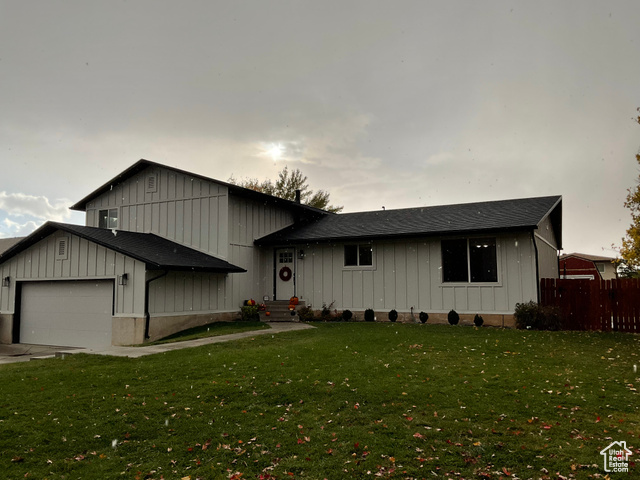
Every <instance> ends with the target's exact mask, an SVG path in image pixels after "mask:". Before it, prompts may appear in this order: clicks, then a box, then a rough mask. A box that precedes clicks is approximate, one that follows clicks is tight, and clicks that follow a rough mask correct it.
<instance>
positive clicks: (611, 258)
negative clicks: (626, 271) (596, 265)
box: [560, 253, 615, 263]
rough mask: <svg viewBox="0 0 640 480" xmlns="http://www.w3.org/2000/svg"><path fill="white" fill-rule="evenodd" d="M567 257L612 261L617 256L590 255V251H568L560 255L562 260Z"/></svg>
mask: <svg viewBox="0 0 640 480" xmlns="http://www.w3.org/2000/svg"><path fill="white" fill-rule="evenodd" d="M567 258H579V259H581V260H587V261H589V262H605V263H612V262H613V261H614V260H615V258H613V257H603V256H601V255H590V254H588V253H566V254H564V255H560V260H566V259H567Z"/></svg>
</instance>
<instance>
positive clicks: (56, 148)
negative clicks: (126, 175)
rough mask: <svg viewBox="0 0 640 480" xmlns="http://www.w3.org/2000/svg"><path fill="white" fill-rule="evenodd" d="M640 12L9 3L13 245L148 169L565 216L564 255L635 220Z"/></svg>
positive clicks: (4, 49) (5, 91)
mask: <svg viewBox="0 0 640 480" xmlns="http://www.w3.org/2000/svg"><path fill="white" fill-rule="evenodd" d="M639 24H640V2H639V1H638V0H629V1H610V0H608V1H588V0H579V1H562V2H558V1H546V2H545V1H542V2H531V1H526V2H525V1H522V2H518V1H449V0H446V1H444V0H443V1H427V0H422V1H401V0H400V1H398V0H393V1H391V0H390V1H362V2H360V1H348V0H341V1H337V2H330V1H326V0H322V1H317V0H316V1H290V2H289V1H262V0H261V1H242V2H240V1H235V0H234V1H185V0H180V1H177V0H176V1H159V0H153V1H135V0H129V1H114V0H109V1H92V2H87V1H84V0H83V1H70V0H64V1H55V0H47V1H29V0H15V1H12V0H0V162H1V166H2V170H1V172H0V237H7V236H16V235H25V234H28V233H30V232H31V231H33V229H34V228H36V227H37V226H39V225H41V224H42V223H43V222H44V221H46V220H56V221H64V222H70V223H83V221H84V219H83V216H82V215H81V214H79V213H71V212H70V211H69V210H68V208H67V207H68V206H69V205H71V204H72V203H74V202H76V201H78V200H79V199H81V198H83V197H84V196H85V195H86V194H88V193H90V192H91V191H93V190H94V189H96V188H97V187H99V186H100V185H102V184H103V183H105V182H106V181H108V180H109V179H111V178H112V177H113V176H115V175H117V174H118V173H120V172H121V171H122V170H124V169H125V168H127V167H128V166H130V165H131V164H133V163H134V162H135V161H137V160H138V159H140V158H145V159H148V160H153V161H156V162H160V163H165V164H168V165H171V166H175V167H178V168H181V169H185V170H189V171H193V172H195V173H198V174H201V175H206V176H210V177H213V178H216V179H219V180H223V181H227V180H228V179H229V178H230V177H231V176H232V175H233V176H234V177H235V178H237V179H242V178H249V177H251V178H259V179H265V178H275V177H276V176H277V173H278V171H279V170H280V169H281V168H282V167H284V166H285V165H288V166H289V168H291V169H293V168H300V170H301V171H302V172H303V173H304V174H305V175H307V176H308V178H309V183H310V185H311V187H312V188H313V189H324V190H327V191H329V192H330V194H331V201H332V203H333V204H337V205H343V206H344V211H345V212H352V211H361V210H377V209H380V208H382V206H385V207H386V208H387V209H391V208H403V207H413V206H423V205H439V204H448V203H463V202H473V201H484V200H499V199H507V198H520V197H530V196H543V195H562V196H563V199H564V201H563V205H564V212H563V213H564V251H565V252H573V251H577V252H583V253H591V254H602V255H611V256H613V255H614V252H613V251H611V250H610V246H611V244H612V243H616V244H619V243H620V239H621V237H622V236H623V235H624V232H625V230H626V228H627V227H628V226H629V224H630V221H631V218H630V215H629V212H628V211H627V210H626V209H625V208H624V207H623V203H624V199H625V196H626V189H627V188H629V187H632V186H634V185H635V182H636V179H637V177H638V168H637V167H638V165H637V163H636V162H635V154H636V153H637V152H638V149H639V147H640V126H638V125H637V124H635V123H634V122H633V121H632V118H633V117H634V114H636V115H637V113H636V108H637V107H640V28H639V27H638V25H639Z"/></svg>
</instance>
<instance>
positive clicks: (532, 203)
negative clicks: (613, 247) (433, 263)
mask: <svg viewBox="0 0 640 480" xmlns="http://www.w3.org/2000/svg"><path fill="white" fill-rule="evenodd" d="M561 202H562V197H561V196H551V197H536V198H523V199H516V200H501V201H493V202H479V203H465V204H458V205H442V206H435V207H419V208H407V209H401V210H379V211H374V212H359V213H343V214H338V215H329V216H325V217H322V218H320V219H318V220H317V221H313V222H310V223H306V224H296V225H293V226H291V227H287V228H285V229H282V230H280V231H278V232H275V233H273V234H270V235H267V236H266V237H262V238H260V239H258V240H257V241H256V243H257V244H258V245H277V244H294V243H314V242H326V241H349V240H360V239H374V238H394V237H408V236H431V235H453V234H468V233H472V232H473V233H482V232H486V233H489V232H498V231H505V230H530V229H535V228H536V227H537V226H538V224H539V223H540V222H541V221H542V220H543V219H544V218H545V217H547V216H548V215H551V214H552V213H553V215H552V217H553V218H552V223H553V224H554V229H556V232H555V233H556V238H557V239H558V243H561V231H560V230H561V222H562V218H561V215H562V206H561V205H562V203H561Z"/></svg>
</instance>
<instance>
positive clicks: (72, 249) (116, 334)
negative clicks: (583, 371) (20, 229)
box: [0, 232, 146, 345]
mask: <svg viewBox="0 0 640 480" xmlns="http://www.w3.org/2000/svg"><path fill="white" fill-rule="evenodd" d="M60 239H66V240H67V242H68V243H67V245H68V247H67V249H66V254H65V256H64V258H60V256H59V255H57V248H58V246H59V244H58V241H59V240H60ZM124 273H126V274H127V275H128V281H127V285H126V286H124V285H119V284H118V281H117V280H118V277H120V276H121V275H123V274H124ZM0 275H1V278H5V277H10V278H11V282H10V286H9V287H2V288H0V341H2V342H4V343H11V341H12V336H13V335H14V334H15V332H14V333H12V328H13V327H12V325H13V320H14V317H15V315H16V314H17V313H19V312H16V311H15V309H16V305H17V304H19V303H16V292H17V291H18V285H19V284H24V283H27V282H41V281H47V280H56V281H65V280H80V281H91V280H113V282H114V297H113V317H112V331H113V334H112V341H113V343H114V344H116V345H117V344H120V343H133V342H132V341H131V339H132V338H137V339H138V341H142V336H141V335H142V332H143V323H142V318H143V317H144V291H145V277H146V269H145V265H144V264H143V263H142V262H139V261H137V260H134V259H132V258H130V257H127V256H125V255H122V254H120V253H116V252H114V251H112V250H109V249H107V248H104V247H102V246H100V245H98V244H96V243H94V242H91V241H88V240H86V239H83V238H80V237H78V236H76V235H72V234H69V233H67V232H59V233H57V234H53V235H50V236H48V237H46V238H44V239H43V240H41V241H39V242H38V243H36V244H35V245H33V246H32V247H31V248H29V249H27V250H25V251H23V252H21V253H19V254H17V255H16V256H15V257H12V258H11V259H9V260H8V261H6V262H4V263H3V264H2V265H0ZM136 335H137V337H136Z"/></svg>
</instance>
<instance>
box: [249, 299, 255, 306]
mask: <svg viewBox="0 0 640 480" xmlns="http://www.w3.org/2000/svg"><path fill="white" fill-rule="evenodd" d="M255 304H256V301H255V300H254V299H253V298H252V299H250V300H247V305H249V306H250V307H253V306H254V305H255Z"/></svg>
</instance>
